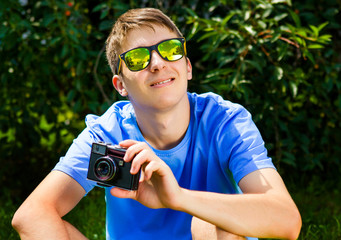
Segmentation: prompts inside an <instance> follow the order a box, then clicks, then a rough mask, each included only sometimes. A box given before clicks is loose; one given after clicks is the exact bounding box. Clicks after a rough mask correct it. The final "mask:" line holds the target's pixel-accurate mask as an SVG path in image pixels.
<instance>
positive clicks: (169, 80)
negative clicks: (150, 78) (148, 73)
mask: <svg viewBox="0 0 341 240" xmlns="http://www.w3.org/2000/svg"><path fill="white" fill-rule="evenodd" d="M173 80H174V78H170V79H167V80H165V81H162V82H157V83H153V84H152V85H150V86H152V87H153V86H158V85H162V84H165V83H168V82H171V81H173Z"/></svg>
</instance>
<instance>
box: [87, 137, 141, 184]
mask: <svg viewBox="0 0 341 240" xmlns="http://www.w3.org/2000/svg"><path fill="white" fill-rule="evenodd" d="M125 152H126V150H125V149H124V148H121V147H119V146H112V145H110V144H107V143H102V142H100V143H93V144H92V148H91V155H90V162H89V168H88V179H89V180H93V181H96V182H97V184H98V185H101V186H105V187H110V186H115V187H119V188H123V189H128V190H137V188H138V184H139V178H140V171H139V172H138V173H137V174H134V175H132V174H131V173H130V167H131V162H125V161H123V157H124V154H125Z"/></svg>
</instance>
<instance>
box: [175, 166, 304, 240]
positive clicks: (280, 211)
mask: <svg viewBox="0 0 341 240" xmlns="http://www.w3.org/2000/svg"><path fill="white" fill-rule="evenodd" d="M240 187H241V189H242V190H243V191H244V193H245V194H238V195H227V194H217V193H208V192H197V191H189V190H185V189H183V191H184V194H183V196H182V197H181V199H182V200H181V204H180V206H179V207H178V208H179V210H181V211H184V212H187V213H189V214H191V215H194V216H196V217H198V218H201V219H203V220H205V221H207V222H210V223H212V224H214V225H216V226H218V227H220V228H222V229H224V230H226V231H228V232H231V233H234V234H238V235H241V236H250V237H252V236H253V237H268V238H269V237H272V238H285V239H296V238H297V237H298V234H299V232H300V228H301V224H302V223H301V217H300V214H299V212H298V210H297V207H296V205H295V204H294V202H293V200H292V199H291V197H290V195H289V193H288V192H287V190H286V188H285V186H284V183H283V181H282V179H281V177H280V176H279V175H278V173H277V172H276V171H275V170H274V169H263V170H258V171H255V172H253V173H251V174H249V175H247V176H246V177H244V178H243V179H242V180H241V182H240Z"/></svg>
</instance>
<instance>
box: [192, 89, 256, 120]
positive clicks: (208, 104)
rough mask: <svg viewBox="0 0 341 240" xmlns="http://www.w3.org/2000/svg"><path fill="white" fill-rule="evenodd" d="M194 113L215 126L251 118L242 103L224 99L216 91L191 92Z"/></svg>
mask: <svg viewBox="0 0 341 240" xmlns="http://www.w3.org/2000/svg"><path fill="white" fill-rule="evenodd" d="M188 96H189V100H190V103H191V108H192V113H193V115H194V116H195V117H197V118H199V119H200V120H201V121H202V120H205V121H207V123H212V124H214V126H218V125H225V124H226V123H231V122H235V121H240V120H248V121H249V120H251V114H250V113H249V112H248V111H247V110H246V109H245V107H243V106H242V105H240V104H237V103H233V102H231V101H228V100H225V99H223V98H222V97H221V96H220V95H218V94H215V93H211V92H209V93H204V94H197V93H189V94H188Z"/></svg>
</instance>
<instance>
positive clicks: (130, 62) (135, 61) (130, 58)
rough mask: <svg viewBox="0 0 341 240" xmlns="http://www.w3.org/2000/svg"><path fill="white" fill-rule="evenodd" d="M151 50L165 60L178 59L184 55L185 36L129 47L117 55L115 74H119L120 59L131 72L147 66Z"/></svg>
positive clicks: (172, 60)
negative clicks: (145, 45)
mask: <svg viewBox="0 0 341 240" xmlns="http://www.w3.org/2000/svg"><path fill="white" fill-rule="evenodd" d="M153 50H155V51H156V52H157V53H158V54H159V55H160V56H161V57H162V59H164V60H166V61H169V62H174V61H178V60H180V59H181V58H182V57H183V56H186V40H185V38H171V39H166V40H163V41H161V42H159V43H157V44H155V45H153V46H149V47H138V48H133V49H130V50H129V51H126V52H124V53H122V54H121V55H120V56H119V58H118V63H117V69H116V72H117V74H120V71H121V65H122V61H124V62H125V64H126V66H127V67H128V69H129V70H130V71H133V72H137V71H141V70H143V69H145V68H147V67H148V66H149V63H150V61H151V57H152V51H153Z"/></svg>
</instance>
